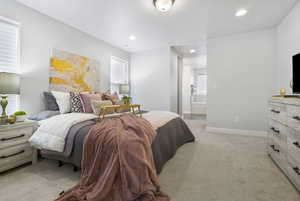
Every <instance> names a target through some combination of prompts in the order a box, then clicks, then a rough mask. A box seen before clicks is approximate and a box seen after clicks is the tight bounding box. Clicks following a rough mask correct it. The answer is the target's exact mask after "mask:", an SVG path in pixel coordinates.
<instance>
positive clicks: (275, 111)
mask: <svg viewBox="0 0 300 201" xmlns="http://www.w3.org/2000/svg"><path fill="white" fill-rule="evenodd" d="M271 112H273V113H276V114H279V113H280V111H278V110H273V109H272V110H271Z"/></svg>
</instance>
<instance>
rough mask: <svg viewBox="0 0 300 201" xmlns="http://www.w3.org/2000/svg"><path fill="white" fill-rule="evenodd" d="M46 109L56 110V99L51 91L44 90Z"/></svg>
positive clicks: (57, 108)
mask: <svg viewBox="0 0 300 201" xmlns="http://www.w3.org/2000/svg"><path fill="white" fill-rule="evenodd" d="M44 98H45V106H46V110H51V111H58V110H59V107H58V105H57V102H56V99H55V97H54V96H53V94H52V93H51V92H46V91H45V92H44Z"/></svg>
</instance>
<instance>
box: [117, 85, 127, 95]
mask: <svg viewBox="0 0 300 201" xmlns="http://www.w3.org/2000/svg"><path fill="white" fill-rule="evenodd" d="M119 94H127V95H128V94H129V84H120V86H119Z"/></svg>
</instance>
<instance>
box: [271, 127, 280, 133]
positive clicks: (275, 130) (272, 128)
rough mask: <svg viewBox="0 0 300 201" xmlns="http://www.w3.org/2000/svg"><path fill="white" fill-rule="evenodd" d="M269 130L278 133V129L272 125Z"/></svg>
mask: <svg viewBox="0 0 300 201" xmlns="http://www.w3.org/2000/svg"><path fill="white" fill-rule="evenodd" d="M271 130H272V131H274V132H275V133H278V134H279V133H280V130H277V129H276V128H274V127H271Z"/></svg>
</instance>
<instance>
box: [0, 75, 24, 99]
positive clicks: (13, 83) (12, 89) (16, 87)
mask: <svg viewBox="0 0 300 201" xmlns="http://www.w3.org/2000/svg"><path fill="white" fill-rule="evenodd" d="M0 94H20V75H18V74H15V73H4V72H0Z"/></svg>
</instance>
